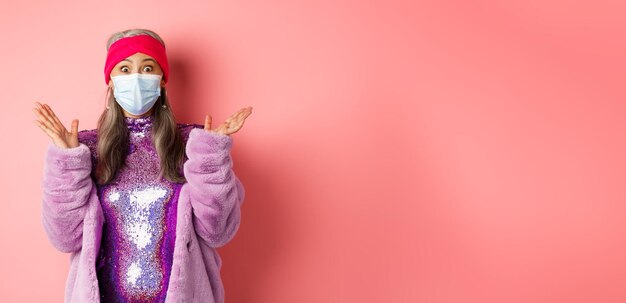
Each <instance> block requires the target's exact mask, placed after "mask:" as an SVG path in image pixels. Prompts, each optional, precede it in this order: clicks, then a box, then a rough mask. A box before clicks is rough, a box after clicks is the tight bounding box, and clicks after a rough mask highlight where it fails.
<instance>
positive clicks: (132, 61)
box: [109, 53, 165, 118]
mask: <svg viewBox="0 0 626 303" xmlns="http://www.w3.org/2000/svg"><path fill="white" fill-rule="evenodd" d="M135 73H140V74H154V75H163V70H162V69H161V66H160V65H159V64H158V63H157V62H156V60H154V58H152V57H151V56H148V55H146V54H144V53H135V54H134V55H132V56H129V57H128V58H126V59H124V60H122V61H120V62H119V63H118V64H116V65H115V66H114V67H113V70H111V77H115V76H121V75H128V74H135ZM109 86H110V87H111V88H113V89H115V86H114V85H113V81H111V80H109ZM161 87H165V81H164V80H163V79H161ZM153 109H154V107H153V108H151V109H150V110H149V111H148V112H147V113H145V114H143V115H141V116H135V115H133V114H131V113H128V112H127V111H125V110H123V111H124V115H125V116H126V117H133V118H138V117H144V116H148V115H151V114H152V111H153Z"/></svg>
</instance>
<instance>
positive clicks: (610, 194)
mask: <svg viewBox="0 0 626 303" xmlns="http://www.w3.org/2000/svg"><path fill="white" fill-rule="evenodd" d="M470 3H471V4H470ZM623 3H624V2H623V1H610V0H594V1H591V0H587V1H556V0H527V1H504V0H501V1H497V0H492V1H481V0H477V1H465V0H436V1H435V0H432V1H408V0H407V1H404V2H402V1H383V0H378V1H367V0H366V1H346V0H332V1H330V0H325V1H276V0H265V1H255V0H252V1H220V2H217V1H210V2H209V1H185V0H182V1H160V2H159V1H99V2H92V1H76V2H72V3H70V2H63V3H61V2H58V1H21V2H20V1H11V2H10V4H9V1H3V3H2V4H1V6H0V25H1V26H0V37H1V38H2V43H1V46H0V54H1V56H0V57H1V58H2V59H1V60H2V71H1V72H0V83H1V85H2V89H1V90H0V100H2V110H1V111H0V112H1V115H2V117H1V119H0V123H1V124H0V129H1V132H0V134H1V136H2V138H1V141H0V142H2V143H3V148H2V151H1V152H2V157H0V161H2V162H1V165H2V170H1V171H2V192H3V201H4V203H2V208H1V211H0V236H1V239H0V240H1V241H0V243H1V244H0V245H2V249H0V302H61V301H62V297H63V287H64V283H65V278H66V275H67V270H68V260H69V255H67V254H63V253H60V252H58V251H56V250H54V248H53V247H52V246H51V245H50V244H49V242H48V241H47V238H46V236H45V233H44V230H43V227H42V225H41V221H40V215H41V207H40V206H41V205H40V204H41V179H42V175H43V165H44V163H43V161H44V151H45V148H46V146H47V144H48V142H50V139H49V138H48V137H47V136H46V135H45V134H44V133H43V132H42V131H41V130H40V129H39V128H38V127H37V126H36V125H35V124H34V122H33V121H34V120H35V115H34V114H33V112H32V111H31V109H32V108H33V102H34V101H40V102H45V103H48V104H50V105H51V106H52V107H53V109H54V110H55V111H56V112H57V114H58V115H59V116H60V118H61V120H62V121H63V122H64V123H66V126H67V127H69V124H70V122H71V120H72V119H74V118H78V119H79V120H80V124H79V128H80V129H92V128H95V126H96V121H97V118H98V116H99V115H100V113H101V112H102V110H103V108H104V93H105V88H106V87H105V84H104V81H103V75H102V68H103V64H104V59H105V43H106V39H107V38H108V36H109V35H110V34H111V33H113V32H115V31H118V30H123V29H126V28H131V27H145V28H150V29H153V30H155V31H156V32H158V33H159V34H161V35H162V37H163V38H164V39H165V42H166V44H167V46H168V54H169V56H170V60H171V66H172V68H171V74H170V75H171V81H170V83H168V84H169V89H170V90H169V95H170V97H171V98H172V102H173V107H174V111H175V114H176V115H177V119H178V120H179V121H180V122H192V123H202V122H203V117H204V114H206V113H210V114H211V115H213V117H214V123H221V122H222V121H223V120H224V119H225V118H227V117H228V116H229V115H230V114H231V113H232V112H234V111H236V110H237V109H239V108H241V107H244V106H253V107H254V110H253V113H252V115H251V116H250V117H249V118H248V120H247V121H246V124H245V126H244V128H243V129H242V130H241V131H240V132H238V133H236V134H234V135H233V136H234V140H235V143H234V145H233V157H234V163H235V167H234V168H235V171H236V173H237V175H238V176H240V178H241V180H242V181H243V183H244V185H245V187H246V192H247V199H246V202H245V204H244V206H243V209H242V210H243V217H242V223H241V227H240V230H239V233H238V234H237V236H236V237H235V238H234V239H233V241H232V242H230V243H229V244H228V245H226V246H224V247H222V248H220V250H219V251H220V253H221V255H222V257H223V261H224V265H223V268H222V277H223V279H224V285H225V288H226V298H227V302H229V303H244V302H255V303H256V302H260V303H266V302H267V303H276V302H301V303H308V302H436V303H439V302H625V301H626V241H625V237H626V220H624V219H625V217H626V216H625V214H626V205H625V203H624V202H626V186H625V184H624V183H625V180H626V179H625V177H626V176H625V171H626V158H625V157H624V155H625V152H626V144H625V143H624V142H625V139H626V138H625V136H624V126H625V125H624V116H625V115H626V106H625V105H624V99H625V97H626V91H625V90H624V87H625V85H624V72H625V70H626V60H625V58H626V56H625V53H626V38H625V37H626V21H625V19H624V11H625V9H626V5H625V4H623Z"/></svg>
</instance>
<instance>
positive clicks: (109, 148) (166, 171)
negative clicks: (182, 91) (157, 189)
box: [95, 29, 185, 184]
mask: <svg viewBox="0 0 626 303" xmlns="http://www.w3.org/2000/svg"><path fill="white" fill-rule="evenodd" d="M137 35H149V36H152V37H154V38H155V39H157V40H159V41H160V42H161V44H163V46H165V43H164V42H163V39H161V37H159V35H157V34H156V33H155V32H153V31H151V30H147V29H129V30H125V31H121V32H117V33H114V34H112V35H111V36H110V37H109V40H108V41H107V45H106V48H107V51H108V50H109V47H110V46H111V44H113V43H114V42H115V41H117V40H119V39H122V38H125V37H132V36H137ZM106 95H107V96H106V102H107V105H108V109H105V110H104V111H103V112H102V114H101V115H100V119H98V132H97V133H98V144H97V154H98V161H97V166H96V174H95V176H96V181H97V182H98V184H106V183H109V182H110V181H112V180H113V179H114V178H115V176H116V174H117V171H118V170H119V169H121V168H122V167H123V166H124V165H125V160H126V156H127V154H128V153H127V151H128V150H129V131H128V127H127V125H126V122H125V120H124V112H123V110H122V107H121V106H120V105H119V104H118V103H117V102H116V101H115V97H114V95H113V90H112V88H111V87H110V86H109V87H108V88H107V94H106ZM163 105H165V107H163ZM170 109H171V107H170V104H169V101H168V98H167V93H166V90H165V88H164V87H163V88H161V96H160V97H159V99H158V100H157V101H156V103H155V104H154V105H153V108H152V114H151V115H152V117H153V122H152V142H153V144H154V146H155V148H156V150H157V153H158V156H159V159H160V162H161V171H160V173H159V176H158V178H159V179H160V178H162V177H165V178H166V179H167V180H169V181H171V182H177V183H183V182H185V177H184V176H183V174H182V168H181V166H182V165H183V162H184V157H185V147H184V143H183V138H182V136H181V134H180V132H179V131H178V127H177V124H176V119H175V117H174V114H173V113H172V111H171V110H170Z"/></svg>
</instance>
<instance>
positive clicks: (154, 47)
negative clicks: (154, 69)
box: [104, 35, 170, 84]
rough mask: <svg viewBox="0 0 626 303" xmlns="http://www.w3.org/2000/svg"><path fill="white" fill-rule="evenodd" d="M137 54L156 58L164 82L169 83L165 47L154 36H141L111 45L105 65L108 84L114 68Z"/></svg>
mask: <svg viewBox="0 0 626 303" xmlns="http://www.w3.org/2000/svg"><path fill="white" fill-rule="evenodd" d="M135 53H144V54H146V55H148V56H151V57H152V58H154V60H156V61H157V63H159V66H161V70H163V80H164V81H165V82H166V83H167V76H168V74H169V71H170V67H169V65H168V64H167V55H166V54H165V46H163V44H161V42H159V40H157V39H155V38H153V37H152V36H149V35H139V36H132V37H125V38H122V39H120V40H117V41H115V43H113V44H111V46H110V47H109V52H108V53H107V60H106V63H105V64H104V80H105V82H106V84H109V80H110V79H111V71H112V70H113V67H114V66H115V65H117V64H118V63H120V61H122V60H124V59H126V58H128V57H129V56H131V55H133V54H135Z"/></svg>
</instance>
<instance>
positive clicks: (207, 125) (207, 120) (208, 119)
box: [204, 115, 213, 130]
mask: <svg viewBox="0 0 626 303" xmlns="http://www.w3.org/2000/svg"><path fill="white" fill-rule="evenodd" d="M212 120H213V118H211V115H206V116H204V129H206V130H211V123H212Z"/></svg>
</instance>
